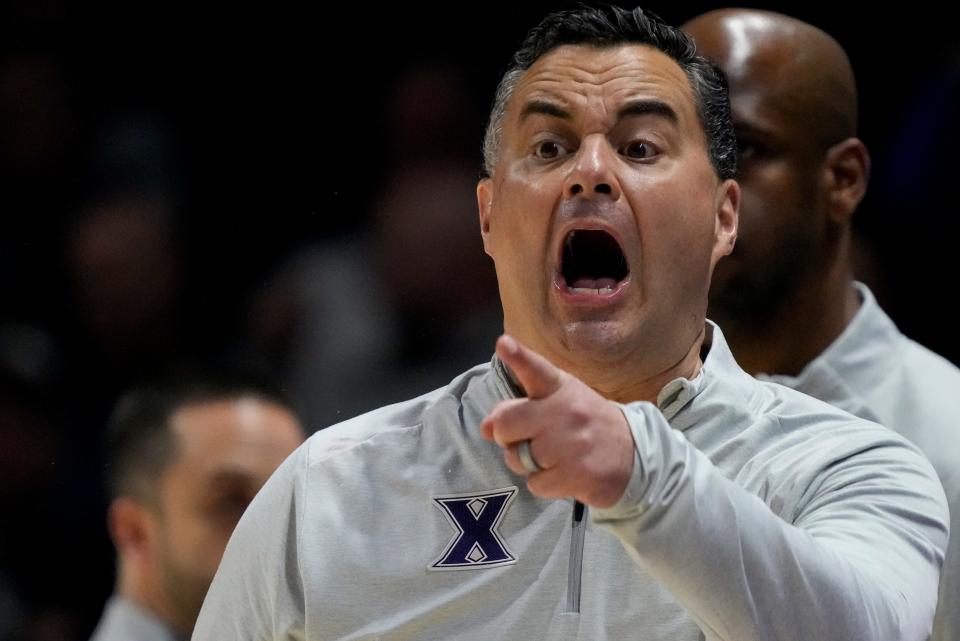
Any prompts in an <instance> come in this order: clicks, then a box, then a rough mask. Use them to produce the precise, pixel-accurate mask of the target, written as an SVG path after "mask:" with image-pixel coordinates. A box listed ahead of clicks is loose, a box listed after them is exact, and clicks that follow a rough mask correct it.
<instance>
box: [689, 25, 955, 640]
mask: <svg viewBox="0 0 960 641" xmlns="http://www.w3.org/2000/svg"><path fill="white" fill-rule="evenodd" d="M683 29H684V30H685V31H686V32H687V33H688V34H690V35H691V36H692V37H693V38H694V40H695V41H696V44H697V49H698V51H700V52H701V53H702V54H703V55H705V56H707V57H708V58H711V59H712V60H714V61H715V62H716V63H717V64H719V65H720V67H721V68H722V69H723V70H724V72H725V73H726V75H727V77H728V79H729V82H730V101H731V108H732V117H733V123H734V127H735V128H736V130H737V136H738V139H739V144H740V165H739V171H738V174H737V181H738V182H739V183H740V186H741V189H742V192H743V201H742V204H741V208H740V216H741V221H742V225H741V233H740V237H739V239H738V241H737V246H736V248H735V249H734V251H733V253H732V254H731V256H730V257H729V258H727V259H726V260H724V261H721V262H720V264H719V265H718V267H717V270H716V274H715V276H714V280H713V285H712V289H711V306H710V312H711V315H712V317H713V318H714V319H715V320H717V321H718V322H719V323H720V325H721V326H722V327H723V328H724V332H725V334H726V336H727V337H728V339H729V341H730V346H731V348H732V350H733V353H734V354H735V355H736V357H737V360H738V361H739V362H740V363H741V364H742V365H743V367H744V369H746V370H747V371H748V372H750V373H752V374H755V375H758V376H760V377H761V378H764V379H766V380H771V381H774V382H777V383H780V384H782V385H786V386H788V387H792V388H794V389H797V390H799V391H801V392H804V393H806V394H809V395H811V396H814V397H816V398H819V399H821V400H824V401H826V402H828V403H830V404H832V405H835V406H837V407H840V408H842V409H844V410H846V411H848V412H851V413H853V414H856V415H857V416H860V417H862V418H865V419H868V420H871V421H875V422H877V423H880V424H882V425H885V426H887V427H890V428H892V429H894V430H896V431H897V432H899V433H900V434H902V435H903V436H905V437H906V438H907V439H909V440H910V441H911V442H913V443H914V444H915V445H917V447H919V448H920V450H921V451H923V453H924V454H925V455H926V456H927V457H928V458H929V459H930V461H931V462H932V463H933V466H934V468H935V469H936V470H937V473H938V475H939V476H940V480H941V482H942V483H943V485H944V488H945V489H946V491H947V499H948V501H949V502H950V511H951V514H952V519H953V522H952V528H951V531H952V534H953V535H952V536H951V544H950V546H949V549H948V553H947V561H946V563H945V565H944V569H943V572H942V575H941V588H940V598H939V607H938V611H937V618H936V625H935V631H934V637H933V638H934V639H958V638H960V395H958V393H957V392H958V390H960V370H958V369H957V368H956V367H955V366H954V365H952V364H951V363H949V362H948V361H947V360H945V359H944V358H941V357H940V356H938V355H937V354H934V353H933V352H931V351H930V350H928V349H926V348H924V347H923V346H922V345H919V344H918V343H916V342H914V341H912V340H910V339H909V338H907V337H906V336H904V335H903V334H902V333H900V331H899V330H898V329H897V327H896V325H895V324H894V322H893V321H892V320H891V319H890V318H889V317H888V316H887V315H886V314H885V313H884V311H883V310H882V309H881V308H880V306H879V305H878V304H877V301H876V300H875V298H874V296H873V294H872V292H871V291H870V290H869V288H867V286H866V285H864V284H863V283H860V282H857V281H855V280H854V269H853V264H852V262H853V249H852V242H853V239H852V236H853V232H852V229H851V219H852V217H853V214H854V211H855V210H856V208H857V206H858V205H859V203H860V201H861V199H862V198H863V196H864V192H865V191H866V189H867V181H868V177H869V173H870V156H869V154H868V152H867V148H866V147H865V145H864V144H863V142H861V141H860V140H859V139H858V138H857V137H856V136H857V90H856V83H855V81H854V75H853V70H852V68H851V65H850V62H849V60H848V59H847V56H846V54H845V52H844V51H843V49H842V47H841V46H840V45H839V43H837V42H836V40H835V39H833V38H832V37H831V36H830V35H828V34H827V33H825V32H823V31H822V30H820V29H818V28H816V27H814V26H812V25H810V24H807V23H804V22H801V21H799V20H796V19H794V18H791V17H789V16H785V15H782V14H777V13H771V12H767V11H757V10H746V9H722V10H717V11H711V12H709V13H706V14H704V15H702V16H698V17H696V18H694V19H693V20H691V21H690V22H688V23H687V24H686V25H685V26H684V27H683ZM798 51H802V52H803V55H802V56H798V55H796V52H798Z"/></svg>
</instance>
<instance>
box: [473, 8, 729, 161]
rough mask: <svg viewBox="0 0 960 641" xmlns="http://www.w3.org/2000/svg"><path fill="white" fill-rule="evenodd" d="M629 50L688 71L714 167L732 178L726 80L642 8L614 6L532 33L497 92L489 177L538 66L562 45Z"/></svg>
mask: <svg viewBox="0 0 960 641" xmlns="http://www.w3.org/2000/svg"><path fill="white" fill-rule="evenodd" d="M628 44H642V45H649V46H651V47H654V48H656V49H658V50H660V51H662V52H663V53H665V54H666V55H668V56H670V57H671V58H672V59H673V60H675V61H676V62H677V64H679V65H680V67H681V68H682V69H683V70H684V72H685V73H686V74H687V79H688V80H689V82H690V86H691V88H692V89H693V94H694V96H695V97H696V101H697V115H698V116H699V118H700V124H701V126H702V127H703V131H704V133H705V134H706V139H707V152H708V154H709V156H710V163H711V164H712V165H713V168H714V170H715V171H716V172H717V175H718V176H720V177H721V178H724V179H726V178H733V176H734V174H735V173H736V168H737V142H736V137H735V135H734V131H733V123H732V122H731V120H730V99H729V95H728V93H727V79H726V76H724V75H723V72H722V71H721V70H720V68H719V67H717V66H716V65H715V64H713V63H712V62H710V61H709V60H707V59H706V58H704V57H703V56H698V55H697V50H696V46H695V45H694V43H693V40H691V39H690V37H689V36H687V35H686V34H685V33H683V32H682V31H680V30H679V29H676V28H674V27H671V26H669V25H667V24H665V23H664V22H663V21H662V20H661V19H660V18H659V17H658V16H656V15H655V14H653V13H650V12H646V11H644V10H643V9H640V8H636V9H633V10H627V9H621V8H620V7H613V6H601V7H583V8H580V9H574V10H568V11H557V12H555V13H551V14H550V15H548V16H547V17H546V18H544V19H543V20H542V21H541V22H540V24H539V25H537V26H536V27H534V28H533V29H531V30H530V31H529V32H528V33H527V36H526V38H525V39H524V41H523V44H522V45H521V47H520V49H519V50H518V51H517V52H516V53H515V54H514V56H513V60H512V62H511V63H510V66H509V67H508V69H507V71H506V73H504V74H503V78H501V80H500V84H499V86H498V87H497V93H496V97H495V98H494V101H493V108H492V109H491V112H490V122H489V124H488V125H487V132H486V135H485V136H484V140H483V160H484V163H483V164H484V172H485V175H487V176H489V175H490V174H492V173H493V168H494V165H496V161H497V154H498V153H499V148H500V143H501V136H502V133H503V118H504V115H505V113H506V109H507V103H508V102H509V101H510V96H511V95H512V94H513V90H514V88H515V87H516V85H517V81H518V80H519V79H520V77H521V76H522V75H523V73H524V72H525V71H526V70H527V69H529V68H530V67H531V66H532V65H533V63H534V62H536V61H537V60H539V59H540V58H541V57H543V56H544V55H546V54H547V53H549V52H550V51H552V50H553V49H556V48H557V47H560V46H563V45H588V46H592V47H598V48H605V47H611V46H614V45H628Z"/></svg>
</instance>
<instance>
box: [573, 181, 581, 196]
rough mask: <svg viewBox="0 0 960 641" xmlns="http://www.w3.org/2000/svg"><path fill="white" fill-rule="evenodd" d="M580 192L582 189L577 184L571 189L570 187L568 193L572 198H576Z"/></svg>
mask: <svg viewBox="0 0 960 641" xmlns="http://www.w3.org/2000/svg"><path fill="white" fill-rule="evenodd" d="M582 191H583V187H582V186H581V185H579V184H577V185H573V186H572V187H570V193H571V194H573V195H574V196H576V195H577V194H579V193H580V192H582Z"/></svg>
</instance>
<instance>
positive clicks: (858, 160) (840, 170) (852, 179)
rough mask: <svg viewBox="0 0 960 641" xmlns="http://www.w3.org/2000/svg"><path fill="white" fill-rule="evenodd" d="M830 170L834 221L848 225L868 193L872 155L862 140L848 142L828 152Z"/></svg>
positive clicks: (828, 180)
mask: <svg viewBox="0 0 960 641" xmlns="http://www.w3.org/2000/svg"><path fill="white" fill-rule="evenodd" d="M826 167H827V194H828V203H827V206H828V208H829V209H828V211H829V213H830V218H831V220H833V221H834V222H837V223H843V224H846V223H847V222H849V221H850V218H851V217H852V216H853V212H854V211H856V209H857V206H858V205H859V204H860V201H861V200H863V196H864V194H865V193H866V192H867V183H868V182H869V181H870V152H868V151H867V147H866V145H864V144H863V143H862V142H861V141H860V140H859V139H858V138H847V139H846V140H844V141H843V142H840V143H837V144H836V145H834V146H833V147H831V148H830V149H828V150H827V161H826Z"/></svg>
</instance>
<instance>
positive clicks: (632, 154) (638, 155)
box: [620, 140, 657, 160]
mask: <svg viewBox="0 0 960 641" xmlns="http://www.w3.org/2000/svg"><path fill="white" fill-rule="evenodd" d="M620 153H621V154H622V155H624V156H626V157H627V158H632V159H634V160H646V159H648V158H652V157H653V156H656V155H657V150H656V148H655V147H654V146H653V145H652V144H650V143H649V142H647V141H645V140H634V141H633V142H631V143H628V144H627V145H626V146H625V147H623V148H622V149H621V150H620Z"/></svg>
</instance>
